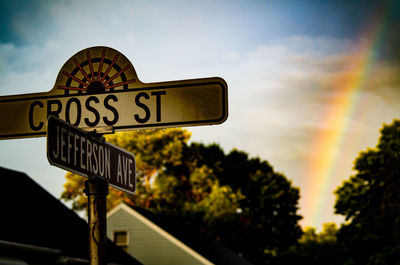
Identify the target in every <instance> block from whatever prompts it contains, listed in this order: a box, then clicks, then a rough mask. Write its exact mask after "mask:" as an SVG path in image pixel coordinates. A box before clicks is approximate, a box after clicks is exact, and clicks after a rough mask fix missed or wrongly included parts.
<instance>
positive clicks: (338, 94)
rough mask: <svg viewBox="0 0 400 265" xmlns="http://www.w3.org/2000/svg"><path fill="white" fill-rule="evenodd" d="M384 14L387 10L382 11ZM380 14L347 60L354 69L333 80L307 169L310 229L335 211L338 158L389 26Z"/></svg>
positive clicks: (304, 196)
mask: <svg viewBox="0 0 400 265" xmlns="http://www.w3.org/2000/svg"><path fill="white" fill-rule="evenodd" d="M381 11H384V10H381ZM377 13H378V14H377V15H376V16H375V17H374V19H372V20H371V23H370V25H369V26H367V28H366V29H367V31H365V32H364V33H363V34H361V37H362V38H361V39H362V40H365V42H364V43H363V45H361V46H362V47H361V48H360V47H358V50H357V51H356V52H352V53H351V55H349V56H348V58H347V60H346V63H345V64H346V66H347V67H348V66H350V69H347V70H346V71H345V72H343V73H341V74H340V75H339V76H340V77H337V78H335V80H334V81H333V84H332V85H333V88H334V89H333V90H334V91H332V92H333V93H334V95H333V96H332V99H331V101H330V102H329V103H328V106H327V110H326V113H325V114H324V115H323V116H324V119H323V121H321V123H322V124H323V125H325V126H326V128H324V129H322V130H320V131H319V132H318V133H317V134H316V135H315V136H314V139H315V140H314V142H313V144H312V148H311V150H310V152H312V153H313V154H318V155H317V157H318V158H317V159H314V160H312V161H310V163H309V165H308V167H307V172H306V174H308V175H307V183H306V185H305V187H306V190H305V193H303V194H302V199H303V202H302V203H301V204H302V205H304V207H303V209H302V210H303V212H302V214H303V216H304V220H303V223H304V224H306V225H307V226H312V227H317V228H320V227H321V226H322V214H323V212H326V211H331V212H333V211H334V209H333V205H332V208H330V209H326V198H327V197H328V194H329V195H330V194H332V193H333V190H329V189H330V187H331V186H332V181H333V178H334V170H335V168H336V167H337V164H338V159H339V157H340V154H341V152H342V151H343V149H345V148H346V145H347V144H348V142H349V141H346V144H344V142H345V139H346V136H347V134H348V131H349V128H350V127H349V126H351V121H352V118H354V114H355V111H356V110H357V108H359V107H360V106H358V101H359V98H360V94H361V92H362V90H363V87H365V84H366V79H367V77H368V75H369V73H370V72H371V67H372V65H373V63H374V62H375V61H376V59H377V55H378V54H377V53H378V51H379V47H380V46H381V43H382V41H383V39H384V35H385V25H384V23H383V18H384V17H383V14H384V13H385V12H377Z"/></svg>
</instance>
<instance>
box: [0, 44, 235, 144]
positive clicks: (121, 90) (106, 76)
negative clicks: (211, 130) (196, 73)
mask: <svg viewBox="0 0 400 265" xmlns="http://www.w3.org/2000/svg"><path fill="white" fill-rule="evenodd" d="M227 93H228V91H227V85H226V83H225V81H224V80H223V79H221V78H218V77H214V78H201V79H191V80H180V81H170V82H160V83H142V82H141V81H140V80H139V78H138V76H137V74H136V71H135V69H134V67H133V65H132V64H131V63H130V61H129V60H128V59H127V58H126V57H125V56H124V55H122V54H121V53H119V52H118V51H116V50H114V49H111V48H108V47H92V48H88V49H85V50H82V51H80V52H78V53H77V54H75V55H74V56H72V57H71V58H70V59H69V60H68V61H67V62H66V63H65V64H64V66H63V67H62V68H61V70H60V72H59V74H58V77H57V80H56V82H55V85H54V87H53V89H52V90H51V91H49V92H46V93H34V94H23V95H15V96H1V97H0V113H1V115H0V139H10V138H23V137H40V136H45V135H46V120H47V117H48V116H50V115H55V116H57V117H59V118H61V119H62V120H65V121H67V122H68V123H71V124H73V125H75V126H77V127H79V128H92V129H101V128H105V127H109V128H111V127H112V128H113V129H114V130H115V131H123V130H132V129H141V128H166V127H180V126H195V125H211V124H219V123H222V122H224V121H225V120H226V119H227V117H228V94H227Z"/></svg>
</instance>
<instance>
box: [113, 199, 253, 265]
mask: <svg viewBox="0 0 400 265" xmlns="http://www.w3.org/2000/svg"><path fill="white" fill-rule="evenodd" d="M122 205H124V206H127V207H128V208H130V209H132V210H134V211H136V212H138V213H139V214H141V215H142V216H143V217H145V218H146V219H148V220H149V221H150V222H152V223H154V224H155V225H157V226H159V227H160V228H161V229H163V230H165V231H166V232H167V233H169V234H171V235H172V236H173V237H175V238H176V239H178V240H179V241H181V242H182V243H184V244H185V245H186V246H188V247H189V248H191V249H192V250H194V251H195V252H197V253H198V254H200V255H201V256H203V257H204V258H206V259H207V260H209V261H210V262H212V263H214V264H232V265H233V264H235V265H236V264H237V265H250V264H251V263H250V262H249V261H247V260H246V259H244V258H242V257H240V256H239V255H238V254H236V253H235V252H233V251H232V250H231V249H229V248H227V247H225V246H224V245H222V244H221V243H219V242H217V241H215V240H214V239H212V238H210V237H209V236H208V235H207V234H206V233H204V232H201V231H199V230H197V229H196V228H194V227H192V226H190V225H189V224H187V223H185V222H184V221H183V220H182V219H179V218H175V217H171V216H167V215H155V214H153V213H151V212H149V211H147V210H144V209H142V208H138V207H132V206H130V205H128V204H126V203H124V202H122V203H121V204H119V205H117V206H116V207H114V208H113V209H111V210H110V211H109V213H108V215H107V216H108V217H109V216H111V215H112V214H113V213H115V212H116V211H118V210H119V209H121V208H126V207H121V206H122Z"/></svg>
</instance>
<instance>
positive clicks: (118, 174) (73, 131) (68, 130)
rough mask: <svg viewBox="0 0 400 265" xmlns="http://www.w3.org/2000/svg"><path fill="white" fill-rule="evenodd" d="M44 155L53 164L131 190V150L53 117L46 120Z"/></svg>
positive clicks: (133, 181) (133, 175) (133, 186)
mask: <svg viewBox="0 0 400 265" xmlns="http://www.w3.org/2000/svg"><path fill="white" fill-rule="evenodd" d="M47 158H48V160H49V162H50V164H52V165H55V166H57V167H60V168H63V169H65V170H68V171H71V172H74V173H76V174H78V175H81V176H84V177H88V178H92V177H98V178H101V179H103V180H105V181H107V182H108V183H109V185H110V186H113V187H114V188H117V189H119V190H122V191H126V192H128V193H131V194H134V193H135V189H136V168H135V157H134V156H133V154H132V153H129V152H127V151H125V150H123V149H122V148H120V147H118V146H115V145H112V144H110V143H107V142H106V141H105V140H104V138H103V137H98V136H95V135H94V133H91V132H87V131H84V130H82V129H79V128H78V127H76V126H73V125H70V124H68V123H66V122H65V121H63V120H61V119H59V118H57V117H55V116H49V118H48V121H47Z"/></svg>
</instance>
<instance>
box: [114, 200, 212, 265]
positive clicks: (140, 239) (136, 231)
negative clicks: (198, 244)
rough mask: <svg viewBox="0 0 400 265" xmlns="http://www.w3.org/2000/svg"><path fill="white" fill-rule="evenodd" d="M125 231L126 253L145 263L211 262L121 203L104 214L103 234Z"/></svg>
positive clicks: (146, 264)
mask: <svg viewBox="0 0 400 265" xmlns="http://www.w3.org/2000/svg"><path fill="white" fill-rule="evenodd" d="M121 230H127V231H129V237H130V239H129V246H128V252H129V253H130V254H131V255H132V256H134V257H135V258H136V259H137V260H139V261H140V262H142V263H143V264H145V265H152V264H154V265H163V264H166V265H171V264H174V265H180V264H181V265H191V264H193V265H194V264H212V263H211V262H209V261H208V260H206V259H205V258H204V257H202V256H200V255H199V254H198V253H196V252H195V251H193V250H192V249H190V248H189V247H187V246H186V245H184V244H183V243H182V242H180V241H179V240H177V239H176V238H174V237H173V236H172V235H170V234H168V233H167V232H166V231H164V230H162V229H161V228H160V227H158V226H157V225H155V224H154V223H152V222H150V221H149V220H148V219H146V218H145V217H143V216H142V215H140V214H139V213H138V212H136V211H134V210H133V209H132V208H130V207H129V206H127V205H125V204H123V203H121V204H120V205H118V206H117V207H116V208H114V209H113V210H111V211H110V212H109V214H108V216H107V235H108V237H109V238H111V239H112V238H113V231H121Z"/></svg>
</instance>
